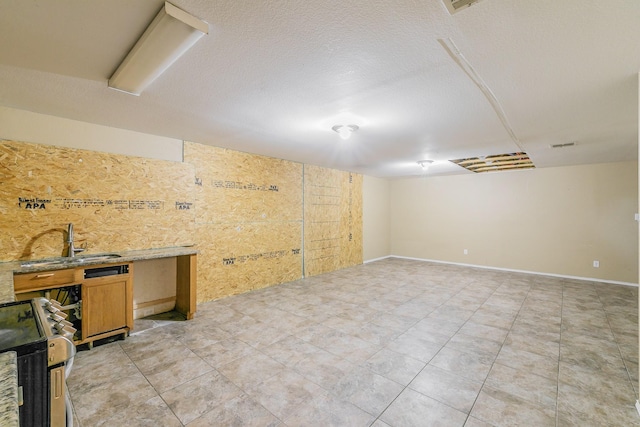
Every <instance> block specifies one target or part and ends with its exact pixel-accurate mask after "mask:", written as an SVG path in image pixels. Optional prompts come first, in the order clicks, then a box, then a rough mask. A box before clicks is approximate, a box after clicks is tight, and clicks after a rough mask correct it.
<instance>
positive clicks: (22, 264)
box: [0, 246, 198, 302]
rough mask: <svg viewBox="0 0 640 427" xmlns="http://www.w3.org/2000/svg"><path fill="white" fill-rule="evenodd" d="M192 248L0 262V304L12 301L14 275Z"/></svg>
mask: <svg viewBox="0 0 640 427" xmlns="http://www.w3.org/2000/svg"><path fill="white" fill-rule="evenodd" d="M197 253H198V251H197V249H195V248H193V247H185V246H176V247H171V248H162V249H140V250H135V251H114V252H109V254H117V255H118V257H114V258H109V259H92V258H95V257H98V256H101V255H104V254H83V255H81V256H80V255H79V256H77V257H75V258H66V257H57V258H47V259H39V260H21V261H9V262H0V302H6V301H13V300H14V292H13V275H14V274H16V273H36V272H39V271H51V270H62V269H66V268H77V267H84V266H86V265H97V264H117V263H122V262H131V261H144V260H148V259H159V258H172V257H178V256H185V255H195V254H197Z"/></svg>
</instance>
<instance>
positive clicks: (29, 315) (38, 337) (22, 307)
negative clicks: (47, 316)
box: [0, 301, 47, 352]
mask: <svg viewBox="0 0 640 427" xmlns="http://www.w3.org/2000/svg"><path fill="white" fill-rule="evenodd" d="M35 316H36V314H35V310H34V307H33V305H32V304H31V301H18V302H10V303H5V304H0V352H3V351H9V350H12V349H14V348H16V347H20V346H23V345H28V344H33V343H37V342H40V341H46V340H47V337H46V335H45V334H44V333H43V332H42V331H41V329H40V327H39V323H38V320H37V319H36V317H35Z"/></svg>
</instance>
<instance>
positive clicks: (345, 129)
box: [331, 125, 360, 139]
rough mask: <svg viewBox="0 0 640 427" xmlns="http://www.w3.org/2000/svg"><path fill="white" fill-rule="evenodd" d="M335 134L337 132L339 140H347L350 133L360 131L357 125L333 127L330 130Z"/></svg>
mask: <svg viewBox="0 0 640 427" xmlns="http://www.w3.org/2000/svg"><path fill="white" fill-rule="evenodd" d="M331 129H332V130H334V131H335V132H338V135H340V138H342V139H349V137H350V136H351V134H352V133H354V132H355V131H357V130H358V129H360V128H359V127H358V126H357V125H335V126H334V127H332V128H331Z"/></svg>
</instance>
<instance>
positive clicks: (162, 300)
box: [133, 297, 176, 310]
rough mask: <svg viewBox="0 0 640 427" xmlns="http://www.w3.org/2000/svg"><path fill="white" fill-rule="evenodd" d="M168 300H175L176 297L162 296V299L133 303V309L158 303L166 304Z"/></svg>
mask: <svg viewBox="0 0 640 427" xmlns="http://www.w3.org/2000/svg"><path fill="white" fill-rule="evenodd" d="M168 302H173V303H175V302H176V297H168V298H162V299H156V300H153V301H146V302H141V303H139V304H133V309H134V310H137V309H139V308H147V307H151V306H154V305H160V304H166V303H168Z"/></svg>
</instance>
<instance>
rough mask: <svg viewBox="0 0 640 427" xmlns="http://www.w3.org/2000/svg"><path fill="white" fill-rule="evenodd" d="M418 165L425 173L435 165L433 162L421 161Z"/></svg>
mask: <svg viewBox="0 0 640 427" xmlns="http://www.w3.org/2000/svg"><path fill="white" fill-rule="evenodd" d="M417 163H418V164H419V165H420V167H421V168H422V170H423V171H426V170H427V169H429V166H431V165H432V164H433V160H420V161H418V162H417Z"/></svg>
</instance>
